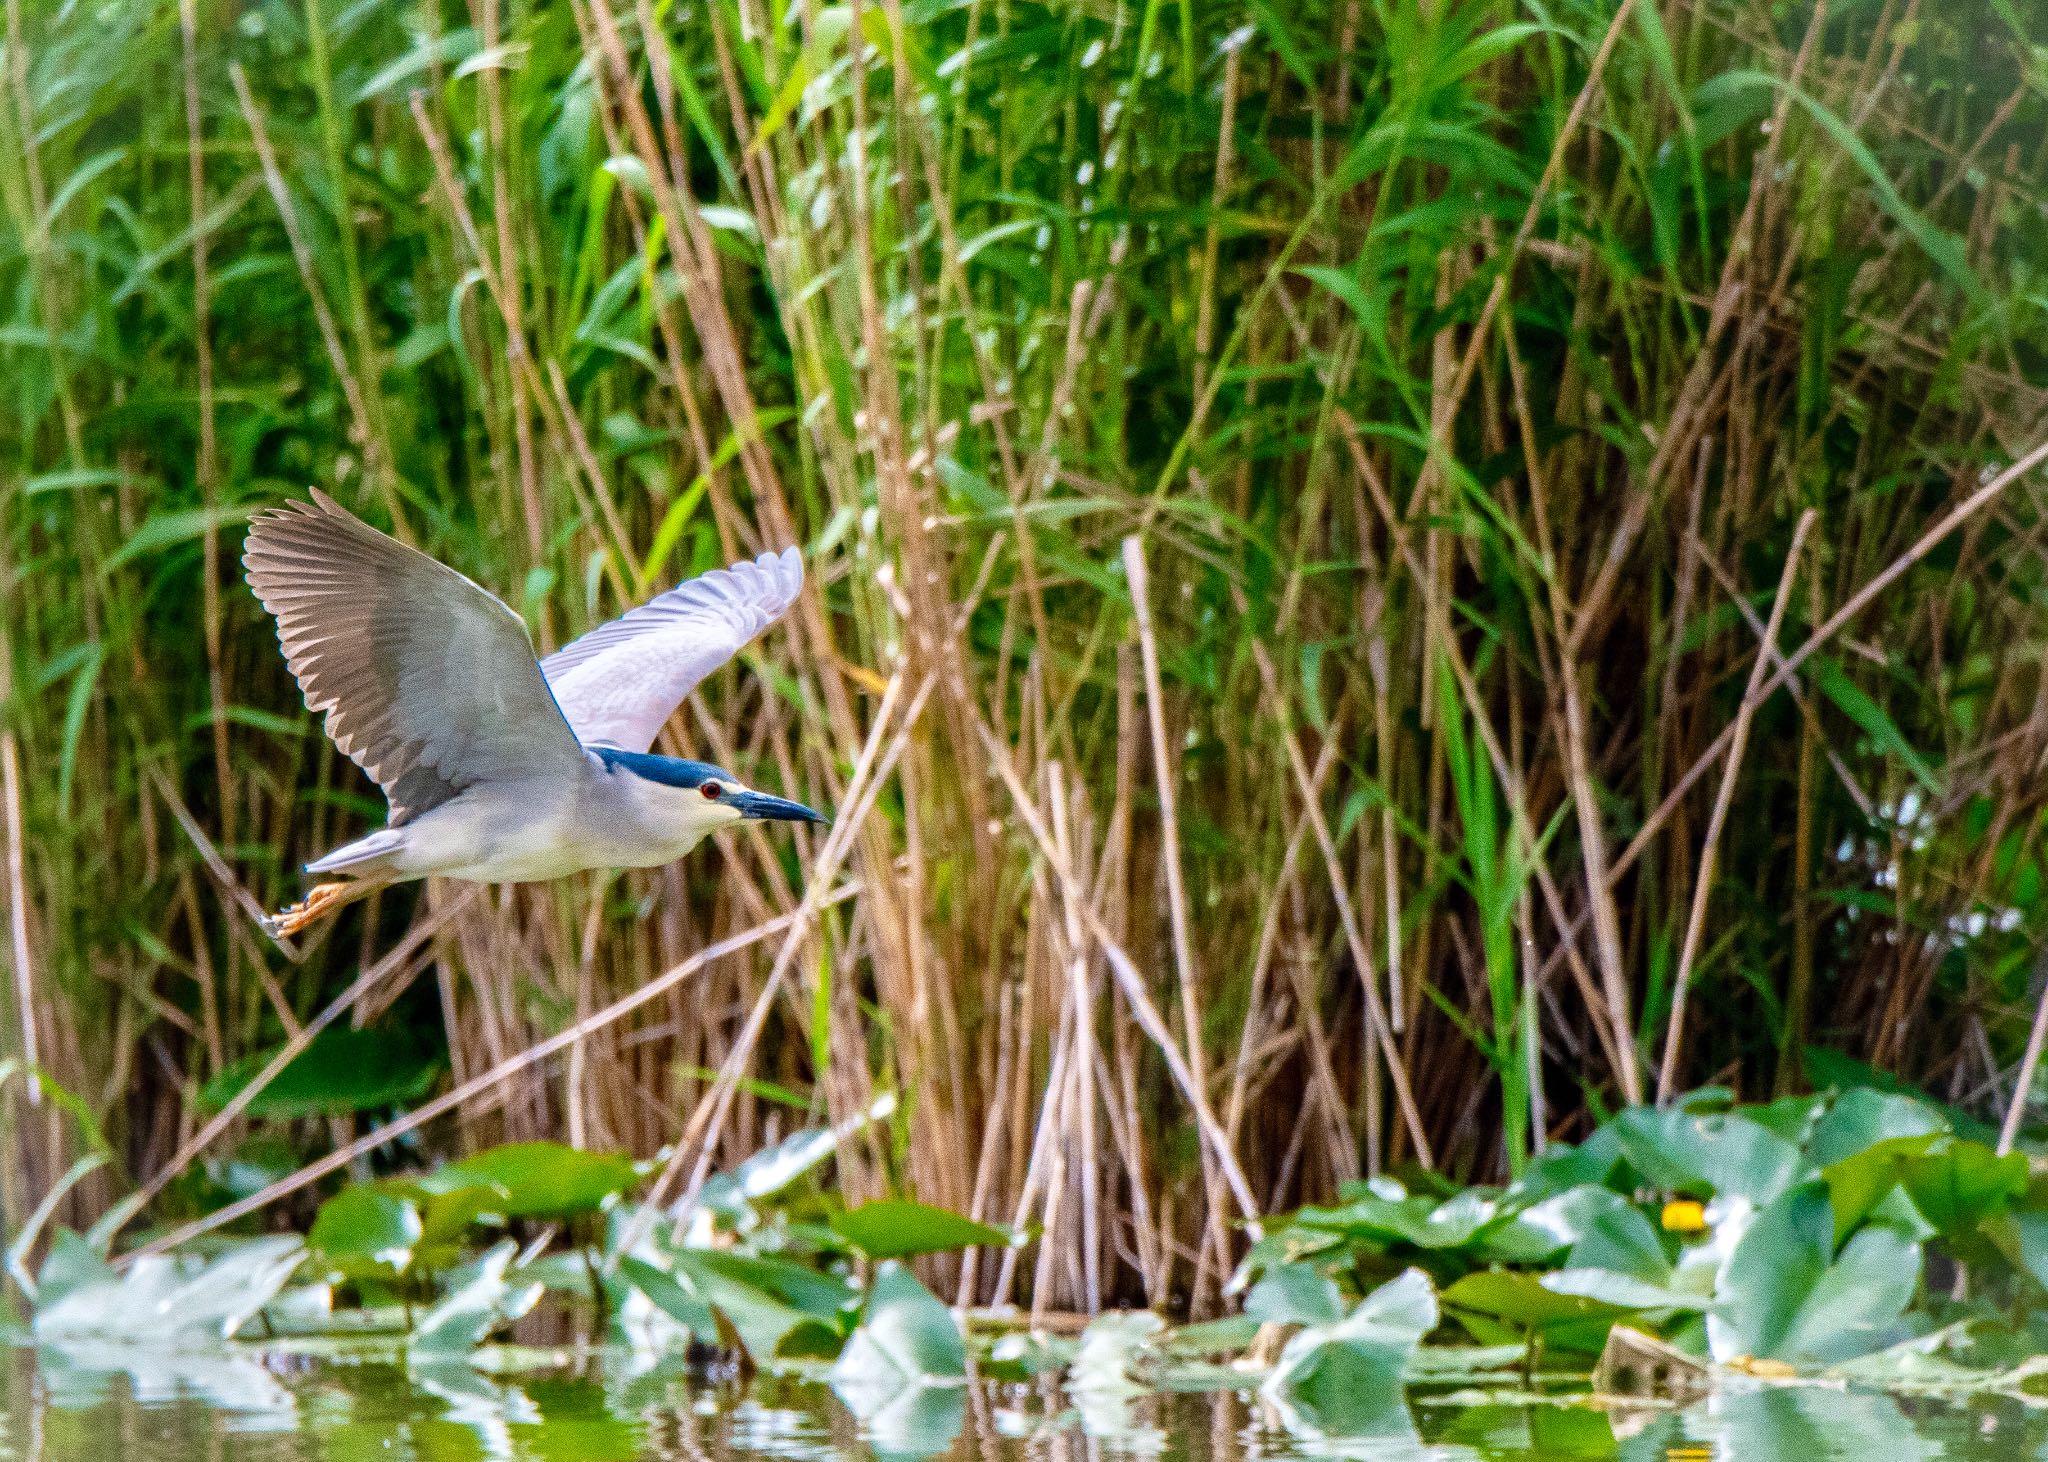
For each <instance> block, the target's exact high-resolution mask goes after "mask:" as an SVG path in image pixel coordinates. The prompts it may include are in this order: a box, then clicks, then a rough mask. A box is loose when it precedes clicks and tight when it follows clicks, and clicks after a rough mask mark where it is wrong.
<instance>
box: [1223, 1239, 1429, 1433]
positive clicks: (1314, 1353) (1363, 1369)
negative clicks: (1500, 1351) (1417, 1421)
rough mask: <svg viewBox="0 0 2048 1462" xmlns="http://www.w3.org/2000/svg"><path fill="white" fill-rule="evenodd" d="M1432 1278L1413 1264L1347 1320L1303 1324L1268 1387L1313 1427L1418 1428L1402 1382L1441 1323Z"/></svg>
mask: <svg viewBox="0 0 2048 1462" xmlns="http://www.w3.org/2000/svg"><path fill="white" fill-rule="evenodd" d="M1436 1324H1437V1305H1436V1294H1435V1291H1434V1290H1433V1289H1432V1288H1431V1287H1430V1283H1429V1278H1428V1276H1427V1275H1425V1274H1423V1273H1422V1272H1421V1271H1420V1270H1417V1269H1411V1270H1409V1271H1408V1272H1407V1273H1405V1274H1403V1275H1402V1276H1401V1277H1400V1278H1398V1279H1394V1280H1390V1281H1388V1282H1387V1283H1386V1284H1383V1285H1381V1286H1380V1287H1379V1288H1378V1289H1376V1290H1374V1291H1373V1292H1372V1293H1371V1294H1369V1295H1367V1296H1366V1297H1365V1298H1364V1299H1363V1300H1362V1301H1360V1302H1359V1305H1358V1308H1357V1309H1355V1310H1354V1311H1352V1312H1351V1314H1349V1315H1347V1316H1345V1317H1344V1318H1343V1319H1340V1320H1334V1321H1328V1322H1325V1323H1323V1324H1320V1325H1309V1326H1306V1327H1305V1328H1303V1329H1302V1330H1301V1331H1300V1332H1299V1333H1298V1334H1296V1335H1295V1336H1294V1338H1293V1339H1291V1340H1289V1341H1288V1342H1287V1348H1286V1349H1285V1350H1283V1351H1281V1352H1280V1359H1279V1362H1278V1363H1277V1364H1276V1365H1275V1366H1274V1367H1273V1371H1272V1374H1270V1375H1269V1376H1267V1378H1266V1383H1265V1386H1264V1388H1263V1394H1264V1395H1265V1396H1267V1397H1268V1398H1269V1399H1271V1400H1273V1401H1275V1402H1277V1403H1279V1404H1280V1405H1281V1406H1283V1407H1285V1408H1287V1409H1289V1410H1291V1411H1292V1412H1293V1413H1294V1414H1295V1416H1296V1417H1297V1418H1298V1420H1297V1421H1296V1423H1295V1424H1296V1425H1297V1426H1299V1427H1302V1428H1304V1429H1306V1430H1308V1431H1310V1432H1311V1433H1312V1434H1314V1433H1320V1434H1322V1435H1326V1436H1340V1437H1358V1436H1372V1437H1377V1436H1387V1435H1389V1434H1401V1433H1406V1434H1409V1435H1412V1434H1413V1430H1414V1425H1413V1423H1412V1422H1411V1421H1410V1420H1409V1418H1408V1408H1407V1407H1406V1406H1405V1405H1403V1404H1402V1382H1403V1377H1404V1375H1405V1373H1406V1370H1407V1367H1408V1363H1409V1361H1410V1360H1411V1359H1412V1358H1413V1357H1414V1354H1415V1351H1416V1347H1417V1346H1419V1345H1420V1344H1421V1343H1422V1337H1423V1336H1425V1335H1427V1334H1428V1333H1429V1332H1430V1331H1432V1330H1434V1329H1435V1328H1436Z"/></svg>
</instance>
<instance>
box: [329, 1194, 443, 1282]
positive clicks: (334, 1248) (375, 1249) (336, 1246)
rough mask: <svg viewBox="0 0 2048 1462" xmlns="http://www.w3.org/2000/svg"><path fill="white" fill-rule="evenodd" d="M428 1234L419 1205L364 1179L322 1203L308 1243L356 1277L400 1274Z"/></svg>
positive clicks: (409, 1263)
mask: <svg viewBox="0 0 2048 1462" xmlns="http://www.w3.org/2000/svg"><path fill="white" fill-rule="evenodd" d="M425 1232H426V1224H425V1222H424V1221H423V1220H422V1219H421V1217H420V1210H419V1205H418V1204H416V1203H414V1202H413V1201H412V1200H411V1199H409V1198H403V1197H400V1196H398V1195H396V1194H393V1193H389V1192H385V1191H383V1190H381V1189H379V1188H377V1187H373V1186H371V1185H368V1184H360V1183H359V1184H357V1185H356V1186H354V1187H350V1188H344V1189H342V1190H341V1191H340V1192H339V1193H337V1194H335V1195H334V1196H333V1197H332V1198H330V1199H328V1200H327V1201H326V1202H325V1203H323V1204H321V1205H320V1212H319V1213H318V1214H317V1215H316V1216H315V1217H314V1219H313V1227H312V1229H311V1230H310V1231H309V1232H308V1233H307V1235H306V1242H307V1243H308V1244H309V1245H310V1246H311V1247H312V1248H313V1249H314V1250H315V1251H316V1252H317V1253H319V1254H320V1255H321V1256H322V1257H324V1258H325V1259H327V1260H328V1262H329V1263H331V1264H333V1265H334V1266H335V1267H336V1268H338V1269H340V1270H341V1271H342V1272H343V1273H345V1274H348V1275H349V1276H350V1277H352V1278H355V1277H364V1276H369V1275H390V1276H395V1275H400V1274H403V1273H405V1271H406V1270H407V1269H409V1268H410V1267H411V1266H412V1259H413V1251H414V1250H415V1249H416V1248H417V1247H418V1245H419V1242H420V1238H421V1236H422V1235H423V1234H424V1233H425Z"/></svg>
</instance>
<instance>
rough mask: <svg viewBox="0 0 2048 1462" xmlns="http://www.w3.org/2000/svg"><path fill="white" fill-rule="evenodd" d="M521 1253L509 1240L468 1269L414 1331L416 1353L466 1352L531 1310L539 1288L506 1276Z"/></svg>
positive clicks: (419, 1322)
mask: <svg viewBox="0 0 2048 1462" xmlns="http://www.w3.org/2000/svg"><path fill="white" fill-rule="evenodd" d="M518 1252H519V1246H518V1245H517V1244H516V1243H514V1242H513V1241H512V1240H510V1239H506V1240H504V1241H503V1242H502V1243H499V1244H498V1245H496V1246H495V1247H493V1248H492V1249H491V1250H490V1251H489V1252H487V1253H486V1254H484V1256H483V1257H482V1258H480V1259H478V1260H477V1262H476V1263H475V1264H474V1265H472V1266H470V1268H469V1271H468V1273H466V1274H464V1275H462V1276H461V1277H460V1278H459V1279H458V1280H457V1282H456V1284H455V1285H454V1287H453V1288H451V1289H450V1290H449V1292H448V1294H447V1295H446V1296H444V1297H443V1298H442V1300H441V1301H440V1303H438V1304H436V1305H435V1306H434V1307H433V1308H432V1309H430V1310H428V1311H427V1312H426V1313H425V1314H424V1315H422V1316H420V1318H419V1321H418V1323H417V1324H415V1325H414V1326H413V1330H412V1347H413V1349H414V1350H418V1351H426V1352H446V1351H464V1350H468V1349H470V1348H471V1347H473V1346H475V1345H478V1344H480V1343H481V1342H482V1341H483V1339H484V1338H485V1337H486V1336H488V1335H489V1334H490V1333H491V1332H492V1331H493V1330H495V1329H497V1328H498V1327H499V1326H500V1325H509V1324H510V1323H511V1322H512V1321H514V1320H516V1319H518V1318H519V1317H520V1316H521V1315H523V1314H525V1313H526V1312H527V1311H528V1310H530V1309H532V1308H533V1306H534V1302H535V1301H537V1300H538V1299H539V1298H540V1295H541V1286H540V1285H538V1284H534V1283H531V1282H528V1283H515V1282H514V1281H512V1280H511V1279H509V1278H508V1277H507V1273H508V1271H509V1270H510V1269H511V1267H512V1260H513V1258H514V1257H515V1256H516V1255H517V1254H518Z"/></svg>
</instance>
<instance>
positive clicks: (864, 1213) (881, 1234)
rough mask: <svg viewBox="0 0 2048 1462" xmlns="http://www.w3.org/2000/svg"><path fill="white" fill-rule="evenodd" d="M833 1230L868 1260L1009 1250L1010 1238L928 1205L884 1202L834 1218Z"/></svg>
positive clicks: (849, 1211) (885, 1200)
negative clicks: (986, 1248) (970, 1250)
mask: <svg viewBox="0 0 2048 1462" xmlns="http://www.w3.org/2000/svg"><path fill="white" fill-rule="evenodd" d="M832 1231H833V1232H834V1233H836V1234H838V1235H839V1237H841V1238H842V1239H845V1240H846V1242H847V1243H849V1244H851V1245H853V1247H854V1248H856V1249H858V1250H860V1252H861V1253H863V1254H865V1255H867V1256H868V1257H869V1258H870V1259H905V1258H908V1257H910V1256H911V1255H913V1254H941V1253H944V1252H946V1251H947V1250H949V1249H967V1248H972V1247H974V1246H975V1245H977V1244H990V1245H994V1246H995V1247H997V1248H1007V1247H1008V1246H1009V1243H1010V1236H1009V1235H1008V1234H1007V1233H1005V1232H1003V1230H1001V1229H998V1228H990V1227H989V1226H988V1225H987V1224H985V1223H975V1222H973V1221H971V1220H969V1219H965V1218H962V1217H961V1216H960V1215H959V1214H957V1213H953V1212H951V1211H950V1210H947V1209H944V1208H934V1207H933V1206H932V1205H931V1204H929V1203H915V1202H912V1201H910V1200H909V1199H905V1198H883V1199H877V1200H876V1201H875V1202H873V1203H863V1204H861V1205H860V1207H858V1208H849V1209H846V1210H844V1211H843V1212H839V1213H835V1214H833V1215H832Z"/></svg>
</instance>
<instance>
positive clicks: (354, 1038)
mask: <svg viewBox="0 0 2048 1462" xmlns="http://www.w3.org/2000/svg"><path fill="white" fill-rule="evenodd" d="M283 1049H284V1047H283V1046H282V1045H278V1046H273V1047H270V1048H269V1049H267V1050H262V1051H256V1052H252V1053H251V1054H249V1055H247V1056H244V1057H243V1058H242V1059H241V1060H239V1061H236V1062H234V1063H233V1064H232V1065H230V1066H227V1067H225V1068H223V1069H222V1070H221V1071H220V1072H219V1074H217V1075H216V1076H215V1077H214V1078H213V1079H212V1080H211V1081H209V1082H207V1083H206V1085H205V1086H203V1087H201V1088H200V1089H199V1104H200V1105H201V1106H203V1107H205V1108H206V1109H207V1110H208V1111H213V1112H217V1111H219V1110H220V1109H221V1108H222V1107H225V1106H226V1105H227V1104H228V1103H229V1102H231V1101H233V1100H234V1098H235V1096H236V1095H237V1094H238V1093H239V1092H240V1091H241V1090H242V1088H243V1087H245V1086H247V1085H248V1084H249V1083H250V1082H251V1081H253V1080H255V1079H256V1077H257V1075H258V1074H259V1073H260V1072H261V1071H262V1070H263V1068H264V1067H266V1066H268V1065H269V1064H270V1063H271V1061H272V1059H273V1058H275V1057H276V1055H277V1053H278V1052H279V1051H282V1050H283ZM441 1065H442V1058H441V1055H440V1053H439V1052H438V1051H434V1050H431V1049H428V1048H427V1047H425V1046H423V1045H422V1044H421V1043H419V1042H417V1041H414V1040H412V1039H410V1038H408V1037H406V1036H403V1035H394V1034H392V1033H391V1032H388V1031H375V1030H346V1029H339V1028H337V1029H332V1030H324V1031H322V1032H321V1033H320V1034H319V1035H317V1036H315V1037H313V1039H312V1041H311V1043H310V1044H308V1045H307V1047H306V1049H305V1050H303V1051H301V1052H300V1053H299V1054H298V1055H296V1056H294V1057H293V1058H292V1059H291V1061H290V1062H289V1063H288V1064H287V1065H286V1066H285V1068H284V1069H283V1070H282V1071H280V1072H278V1073H277V1075H276V1076H275V1077H274V1078H272V1079H271V1081H270V1083H269V1084H268V1085H267V1086H265V1087H264V1088H263V1089H262V1090H261V1091H259V1092H258V1093H256V1095H255V1096H254V1097H253V1098H252V1099H251V1100H250V1102H249V1105H248V1107H247V1109H246V1110H247V1111H248V1114H249V1115H250V1116H252V1117H278V1118H286V1119H290V1118H298V1117H331V1116H345V1115H347V1114H348V1113H351V1112H367V1111H375V1110H377V1109H378V1108H381V1107H392V1106H403V1105H404V1104H405V1103H407V1102H414V1101H418V1100H419V1099H420V1098H421V1097H422V1096H425V1095H426V1093H427V1089H428V1088H429V1087H431V1086H432V1085H433V1084H434V1079H435V1078H436V1077H437V1076H439V1075H440V1073H441Z"/></svg>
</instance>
